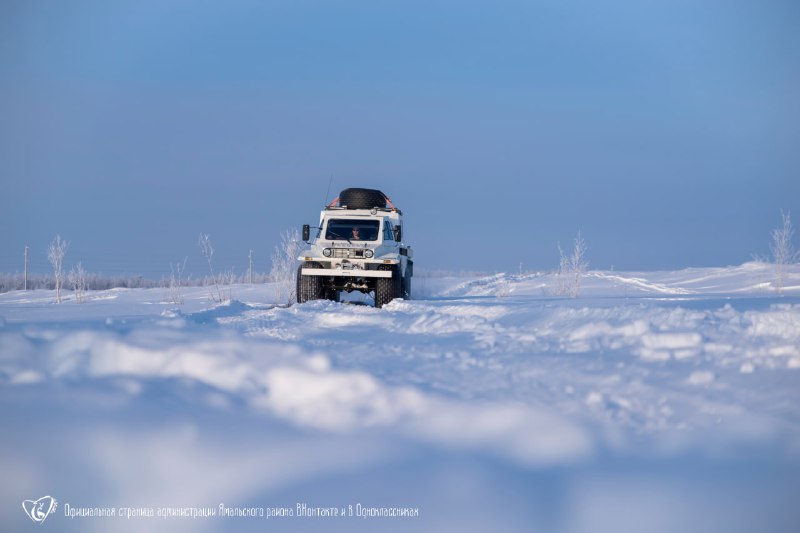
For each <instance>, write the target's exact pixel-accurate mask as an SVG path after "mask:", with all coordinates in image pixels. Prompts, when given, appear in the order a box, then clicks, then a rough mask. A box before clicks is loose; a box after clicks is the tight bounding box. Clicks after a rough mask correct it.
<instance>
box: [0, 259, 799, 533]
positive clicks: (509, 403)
mask: <svg viewBox="0 0 800 533" xmlns="http://www.w3.org/2000/svg"><path fill="white" fill-rule="evenodd" d="M771 280H772V270H771V268H770V267H769V265H764V264H758V263H749V264H745V265H742V266H738V267H729V268H703V269H687V270H682V271H676V272H643V273H631V272H608V271H604V272H590V273H589V274H588V275H587V277H586V278H585V279H584V280H583V286H582V291H581V295H580V297H579V298H575V299H571V298H561V297H557V296H554V295H553V288H554V287H555V286H556V284H555V280H554V279H553V276H552V275H548V274H526V275H505V274H500V275H496V276H490V277H483V278H478V277H471V278H419V279H416V280H415V284H416V285H415V292H416V295H417V298H415V299H414V300H412V301H402V300H396V301H394V302H393V303H391V304H390V305H388V306H386V307H385V308H384V309H382V310H376V309H374V308H372V307H369V306H367V305H359V304H358V302H351V303H333V302H327V301H324V302H323V301H320V302H311V303H308V304H304V305H296V306H292V307H290V308H285V307H278V306H275V305H273V304H272V302H273V301H274V290H273V287H271V286H269V285H257V286H248V285H240V286H233V287H232V288H231V296H232V298H233V300H232V301H231V302H228V303H225V304H215V303H213V302H211V301H210V300H209V298H208V296H209V293H208V291H207V290H204V289H202V288H186V289H184V297H185V301H184V303H183V304H182V305H179V306H177V305H174V304H170V303H168V302H167V301H166V300H167V299H168V294H167V291H166V290H163V289H141V290H121V289H116V290H110V291H102V292H96V293H94V292H93V293H89V298H88V301H87V302H85V303H83V304H80V305H76V303H75V302H74V301H71V300H69V298H71V295H70V294H69V293H68V294H67V296H68V300H67V301H66V302H64V303H62V304H61V305H58V304H55V303H54V295H53V293H52V292H49V291H32V292H13V293H8V294H3V295H0V402H2V407H1V409H2V410H1V411H0V413H2V414H0V472H1V473H2V474H0V476H2V480H3V481H2V483H0V502H1V505H0V524H3V527H2V529H3V530H15V531H26V530H29V529H32V528H33V527H37V528H39V527H41V528H42V529H45V528H47V529H52V530H54V531H151V530H163V531H239V530H253V531H262V530H271V531H295V530H303V531H306V530H307V531H352V530H363V531H375V530H378V529H380V530H387V531H526V532H530V531H560V532H578V531H608V532H625V531H631V532H633V531H637V532H638V531H649V532H658V531H664V532H675V531H683V532H685V531H698V532H699V531H703V532H708V531H725V532H736V531H787V532H789V531H792V532H794V531H800V506H798V505H797V503H798V495H799V494H800V270H798V269H797V268H795V269H794V270H792V271H791V273H790V276H789V279H788V281H787V283H786V290H785V294H784V295H783V296H781V297H778V296H776V295H775V293H774V291H773V290H772V288H771V285H770V283H771ZM45 495H51V496H53V497H54V498H56V499H57V500H58V502H59V503H58V507H57V508H56V509H55V511H54V512H52V513H51V515H50V516H48V517H47V518H46V520H45V523H43V524H41V525H37V524H34V523H33V522H32V521H31V520H30V518H29V517H28V516H26V514H25V512H24V511H23V509H22V505H21V504H22V502H23V501H24V500H37V499H38V498H40V497H43V496H45ZM220 504H223V505H224V506H225V509H226V510H228V511H231V512H235V511H236V508H240V509H244V510H245V511H246V512H245V514H247V513H250V512H252V509H255V512H256V514H259V513H260V512H261V511H259V509H261V510H263V512H264V516H255V517H251V516H245V517H242V516H225V517H220V516H215V517H196V518H190V517H188V518H187V517H176V516H171V517H168V518H160V517H157V516H153V517H147V516H143V517H134V518H127V517H125V516H123V517H120V516H119V514H120V512H122V513H126V512H128V510H129V509H135V510H139V511H141V510H144V511H145V514H147V513H148V512H149V511H152V512H153V513H154V514H156V515H157V514H159V512H160V511H163V510H164V509H168V512H171V513H173V514H174V513H176V512H177V513H181V512H182V513H187V512H191V511H192V510H194V512H195V513H197V512H198V509H200V510H202V509H205V510H206V511H208V510H210V509H213V510H215V512H217V513H219V509H220ZM298 505H300V508H302V506H303V505H307V506H308V507H307V508H312V509H316V508H325V509H328V508H335V509H336V510H337V512H341V511H344V513H345V516H336V517H331V516H305V515H303V513H298ZM351 506H352V512H353V515H352V516H350V514H349V513H350V510H351ZM95 508H99V510H100V511H103V510H104V509H107V508H110V509H113V510H114V513H115V516H113V517H97V516H75V517H74V518H71V517H70V516H69V514H70V512H69V511H72V514H75V513H81V512H82V511H89V510H90V509H92V511H91V513H94V512H95V511H94V510H93V509H95ZM384 508H385V509H388V510H389V512H390V513H396V511H397V510H398V509H399V510H401V513H400V514H402V513H404V512H406V510H408V509H410V510H411V511H412V512H411V514H414V512H418V516H390V517H379V516H363V515H364V514H367V515H369V514H374V512H373V511H371V510H372V509H378V510H379V511H377V512H382V511H380V510H381V509H384ZM280 509H283V511H280ZM364 509H368V511H366V512H365V511H364ZM287 510H291V511H292V514H293V516H271V517H270V516H269V515H270V514H272V513H277V514H280V513H281V512H282V513H287V512H288V511H287ZM359 511H361V513H359ZM328 512H330V511H324V512H322V514H326V513H328ZM298 514H301V515H303V516H298ZM306 514H308V513H306ZM312 514H313V513H312ZM359 514H361V515H362V516H359Z"/></svg>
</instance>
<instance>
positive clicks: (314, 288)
mask: <svg viewBox="0 0 800 533" xmlns="http://www.w3.org/2000/svg"><path fill="white" fill-rule="evenodd" d="M304 267H305V268H320V267H319V265H318V264H316V263H311V264H307V265H300V266H299V267H297V303H299V304H302V303H305V302H308V301H310V300H322V299H323V298H324V297H325V288H324V287H323V286H322V277H321V276H305V275H303V268H304Z"/></svg>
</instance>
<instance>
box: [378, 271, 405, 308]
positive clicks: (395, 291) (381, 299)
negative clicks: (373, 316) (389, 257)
mask: <svg viewBox="0 0 800 533" xmlns="http://www.w3.org/2000/svg"><path fill="white" fill-rule="evenodd" d="M378 270H391V271H392V277H391V278H378V279H377V280H375V307H376V308H378V309H380V308H381V307H383V306H384V305H386V304H388V303H389V302H391V301H392V300H394V299H395V298H400V297H401V289H400V283H401V281H400V273H399V272H398V270H397V268H396V267H394V266H392V265H381V266H380V267H378Z"/></svg>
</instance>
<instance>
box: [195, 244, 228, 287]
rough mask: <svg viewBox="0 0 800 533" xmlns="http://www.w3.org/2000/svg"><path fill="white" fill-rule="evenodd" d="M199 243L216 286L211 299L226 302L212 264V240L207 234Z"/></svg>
mask: <svg viewBox="0 0 800 533" xmlns="http://www.w3.org/2000/svg"><path fill="white" fill-rule="evenodd" d="M198 243H199V244H200V251H201V252H203V257H205V258H206V261H207V262H208V271H209V272H210V274H211V282H212V283H213V284H214V292H212V293H211V299H212V300H213V301H215V302H224V301H225V296H224V295H223V293H222V290H221V289H220V288H219V282H220V280H218V279H217V276H216V275H215V274H214V267H213V265H212V263H211V258H212V257H214V247H213V246H211V238H210V237H209V236H208V235H207V234H205V233H201V234H200V238H199V239H198ZM228 299H229V298H228Z"/></svg>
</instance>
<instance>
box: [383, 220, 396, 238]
mask: <svg viewBox="0 0 800 533" xmlns="http://www.w3.org/2000/svg"><path fill="white" fill-rule="evenodd" d="M383 240H384V241H393V240H394V227H393V226H392V223H391V222H389V221H388V220H387V221H386V222H384V223H383Z"/></svg>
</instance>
